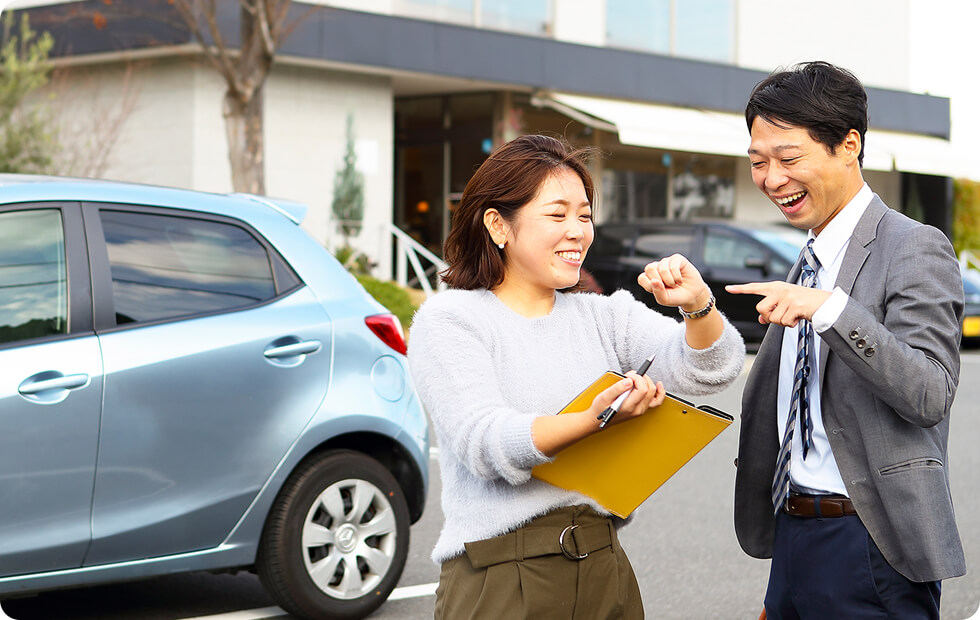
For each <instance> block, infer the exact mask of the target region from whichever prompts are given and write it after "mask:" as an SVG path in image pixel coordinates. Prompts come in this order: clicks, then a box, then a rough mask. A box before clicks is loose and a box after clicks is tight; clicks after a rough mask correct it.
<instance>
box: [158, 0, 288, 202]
mask: <svg viewBox="0 0 980 620" xmlns="http://www.w3.org/2000/svg"><path fill="white" fill-rule="evenodd" d="M172 2H173V5H174V6H175V7H176V9H177V11H178V12H179V13H180V15H181V17H182V18H183V20H184V22H185V23H186V25H187V28H188V29H190V31H191V34H192V35H193V36H194V38H195V40H196V41H197V42H198V43H199V44H200V45H201V48H202V49H203V50H204V54H205V56H206V57H207V59H208V60H209V61H210V63H211V65H212V66H213V67H214V68H215V70H216V71H217V72H218V73H220V74H221V76H222V77H223V78H224V80H225V84H226V87H227V88H226V90H225V98H224V117H225V133H226V135H227V138H228V158H229V160H230V162H231V182H232V186H233V187H234V189H235V191H237V192H248V193H252V194H264V193H265V144H264V140H263V135H262V132H263V105H262V101H263V96H262V87H263V86H264V84H265V80H266V78H267V77H268V76H269V71H270V69H271V68H272V62H273V60H274V59H275V55H276V50H277V49H278V48H279V46H280V45H281V43H282V40H283V38H284V36H285V34H286V32H287V29H286V28H285V23H286V17H287V13H288V12H289V6H290V0H238V4H239V18H240V45H239V49H238V50H232V49H230V48H229V45H228V42H227V41H226V40H225V38H224V36H223V35H222V33H221V31H220V29H219V27H218V7H217V4H218V0H172Z"/></svg>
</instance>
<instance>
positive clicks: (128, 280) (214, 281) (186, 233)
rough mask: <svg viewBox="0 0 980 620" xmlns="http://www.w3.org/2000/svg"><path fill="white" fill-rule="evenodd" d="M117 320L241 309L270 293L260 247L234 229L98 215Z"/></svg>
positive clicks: (141, 215)
mask: <svg viewBox="0 0 980 620" xmlns="http://www.w3.org/2000/svg"><path fill="white" fill-rule="evenodd" d="M101 217H102V228H103V230H104V232H105V238H106V244H107V246H108V250H109V263H110V267H111V269H112V287H113V302H114V303H115V309H116V321H117V322H118V323H130V322H134V321H152V320H158V319H164V318H170V317H177V316H184V315H190V314H199V313H205V312H214V311H219V310H226V309H232V308H240V307H243V306H249V305H252V304H255V303H258V302H261V301H264V300H266V299H271V298H272V297H274V296H275V285H274V281H273V277H272V270H271V267H270V263H269V257H268V254H267V252H266V250H265V248H264V247H263V246H262V245H261V244H260V243H259V242H258V241H257V240H256V239H255V238H254V237H253V236H252V235H251V234H249V233H248V232H247V231H245V230H244V229H242V228H239V227H237V226H232V225H230V224H223V223H219V222H211V221H205V220H195V219H190V218H181V217H170V216H162V215H150V214H144V213H128V212H121V211H102V212H101Z"/></svg>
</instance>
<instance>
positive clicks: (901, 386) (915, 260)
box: [820, 226, 963, 427]
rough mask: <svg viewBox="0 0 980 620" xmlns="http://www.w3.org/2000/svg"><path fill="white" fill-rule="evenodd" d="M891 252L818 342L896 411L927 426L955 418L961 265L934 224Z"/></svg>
mask: <svg viewBox="0 0 980 620" xmlns="http://www.w3.org/2000/svg"><path fill="white" fill-rule="evenodd" d="M889 247H890V249H891V250H892V251H891V252H888V253H887V254H888V255H889V258H888V259H887V263H886V265H885V268H884V269H883V270H875V271H876V272H877V273H875V274H874V276H873V277H874V278H875V280H877V282H873V283H872V282H871V281H870V280H867V279H865V280H864V281H862V279H861V278H859V279H858V281H857V282H855V285H854V287H853V289H852V290H851V292H850V298H849V299H848V302H847V305H846V306H845V308H844V311H843V313H842V314H841V316H840V317H839V318H838V319H837V321H836V322H835V323H834V324H833V325H832V326H831V327H830V329H828V330H826V331H825V332H823V333H822V334H820V336H821V338H823V340H824V342H825V343H826V344H827V345H828V346H829V347H830V349H831V350H832V351H833V353H834V354H835V355H836V356H837V357H838V358H839V359H840V360H841V361H843V362H844V363H845V364H847V366H848V367H849V368H850V369H851V370H853V371H854V373H855V374H857V376H858V377H860V378H861V379H863V380H864V381H865V383H866V384H867V386H868V387H869V389H871V390H872V391H873V392H874V394H875V396H877V397H878V398H880V399H881V400H883V401H884V402H885V403H887V404H888V405H889V406H890V407H891V408H893V409H894V411H895V413H897V414H898V415H899V416H901V417H902V418H904V419H905V420H907V421H908V422H910V423H912V424H915V425H917V426H921V427H929V426H933V425H935V424H938V423H939V422H940V421H942V420H943V419H944V418H945V417H946V416H947V415H948V414H949V410H950V407H951V406H952V403H953V396H954V395H955V392H956V385H957V382H958V378H959V340H960V321H961V319H962V314H963V286H962V281H961V276H960V271H959V265H958V263H957V262H956V259H955V256H954V254H953V249H952V247H951V246H950V244H949V241H948V240H947V239H946V237H945V236H944V235H943V234H942V233H941V232H940V231H939V230H937V229H935V228H933V227H931V226H915V227H912V228H907V229H906V230H904V231H903V234H902V235H901V236H900V238H897V239H889ZM881 278H884V279H883V280H881Z"/></svg>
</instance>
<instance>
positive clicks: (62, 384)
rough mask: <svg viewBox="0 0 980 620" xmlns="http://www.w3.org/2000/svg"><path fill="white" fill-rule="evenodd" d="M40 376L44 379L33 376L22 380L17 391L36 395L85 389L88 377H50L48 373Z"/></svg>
mask: <svg viewBox="0 0 980 620" xmlns="http://www.w3.org/2000/svg"><path fill="white" fill-rule="evenodd" d="M41 375H44V376H45V378H43V379H42V378H40V377H39V375H33V376H31V377H28V378H27V379H24V381H22V382H21V384H20V385H18V386H17V391H18V392H20V393H21V394H37V393H39V392H47V391H49V390H71V389H74V388H80V387H85V386H86V385H88V383H89V376H88V375H87V374H85V373H79V374H75V375H59V376H55V377H51V376H50V374H49V373H41Z"/></svg>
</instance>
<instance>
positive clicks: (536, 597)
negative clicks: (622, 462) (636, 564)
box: [435, 506, 643, 620]
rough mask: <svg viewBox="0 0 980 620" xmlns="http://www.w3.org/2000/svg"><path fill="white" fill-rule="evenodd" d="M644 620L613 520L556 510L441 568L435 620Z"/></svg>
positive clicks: (469, 547) (583, 509) (579, 510)
mask: <svg viewBox="0 0 980 620" xmlns="http://www.w3.org/2000/svg"><path fill="white" fill-rule="evenodd" d="M483 618H487V619H492V620H505V619H506V620H511V619H517V618H530V619H533V620H606V619H608V620H612V619H621V618H622V619H628V620H634V619H642V618H643V603H642V601H641V600H640V588H639V585H638V584H637V582H636V576H635V575H634V574H633V567H632V566H630V562H629V559H628V558H627V557H626V553H625V552H624V551H623V548H622V547H621V546H620V545H619V538H618V537H617V536H616V529H615V528H614V527H613V525H612V521H611V520H610V519H607V518H604V517H601V516H599V515H598V514H596V513H595V511H593V510H592V509H591V508H589V507H587V506H570V507H567V508H558V509H555V510H553V511H551V512H549V513H548V514H546V515H544V516H541V517H538V518H537V519H534V520H533V521H531V522H530V523H528V524H527V525H526V526H525V527H522V528H520V529H518V530H515V531H513V532H510V533H508V534H504V535H502V536H497V537H494V538H489V539H487V540H481V541H477V542H473V543H466V553H464V554H462V555H460V556H457V557H455V558H453V559H451V560H448V561H447V562H445V563H443V565H442V571H441V573H440V575H439V587H438V588H437V589H436V607H435V619H436V620H470V619H473V620H476V619H483Z"/></svg>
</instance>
